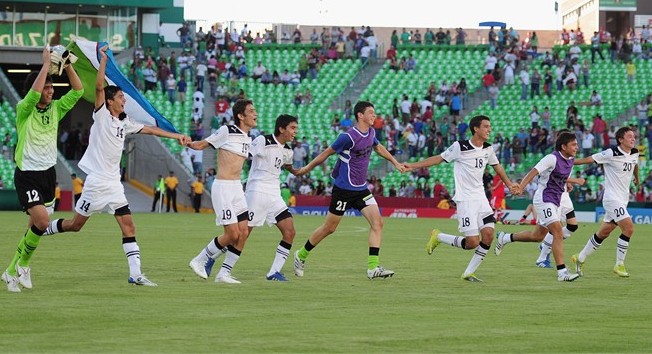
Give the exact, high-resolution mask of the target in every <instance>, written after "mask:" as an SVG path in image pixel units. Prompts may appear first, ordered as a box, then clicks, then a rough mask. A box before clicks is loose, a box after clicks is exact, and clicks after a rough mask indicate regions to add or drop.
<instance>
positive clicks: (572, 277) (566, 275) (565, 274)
mask: <svg viewBox="0 0 652 354" xmlns="http://www.w3.org/2000/svg"><path fill="white" fill-rule="evenodd" d="M579 277H580V275H579V274H571V273H569V272H568V271H566V272H563V273H561V274H557V280H558V281H574V280H576V279H577V278H579Z"/></svg>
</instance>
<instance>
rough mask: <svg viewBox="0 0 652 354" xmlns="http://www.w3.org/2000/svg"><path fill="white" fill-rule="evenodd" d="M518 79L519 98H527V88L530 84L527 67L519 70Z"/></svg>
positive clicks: (523, 99)
mask: <svg viewBox="0 0 652 354" xmlns="http://www.w3.org/2000/svg"><path fill="white" fill-rule="evenodd" d="M519 80H520V81H521V100H522V101H525V100H527V90H528V86H530V73H529V72H528V71H527V68H525V69H523V70H521V73H520V74H519Z"/></svg>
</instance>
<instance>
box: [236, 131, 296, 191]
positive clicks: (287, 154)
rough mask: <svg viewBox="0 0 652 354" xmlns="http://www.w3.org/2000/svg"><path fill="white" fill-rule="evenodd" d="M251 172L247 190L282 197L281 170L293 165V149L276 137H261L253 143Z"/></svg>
mask: <svg viewBox="0 0 652 354" xmlns="http://www.w3.org/2000/svg"><path fill="white" fill-rule="evenodd" d="M249 153H250V154H251V156H252V162H251V170H249V179H248V180H247V190H248V191H249V190H251V191H259V192H264V193H268V194H273V195H280V194H281V188H280V179H279V176H280V175H281V169H282V168H283V165H288V164H292V155H293V151H292V149H291V148H290V147H289V146H287V145H283V144H281V143H279V142H278V140H276V137H274V135H271V134H270V135H265V136H263V135H260V136H258V137H257V138H256V139H254V141H253V142H252V143H251V147H250V149H249Z"/></svg>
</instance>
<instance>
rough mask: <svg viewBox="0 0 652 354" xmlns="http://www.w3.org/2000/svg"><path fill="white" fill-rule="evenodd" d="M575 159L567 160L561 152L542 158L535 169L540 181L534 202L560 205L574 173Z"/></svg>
mask: <svg viewBox="0 0 652 354" xmlns="http://www.w3.org/2000/svg"><path fill="white" fill-rule="evenodd" d="M573 160H575V158H574V157H570V158H568V159H567V158H565V157H564V156H562V154H561V153H560V152H559V151H555V152H553V153H552V154H550V155H547V156H546V157H544V158H542V159H541V161H539V163H538V164H536V166H534V168H536V169H537V171H539V181H538V188H537V191H536V193H534V198H533V202H535V203H552V204H554V205H556V206H559V205H560V202H561V195H562V193H564V192H565V191H566V180H568V177H570V174H571V172H573Z"/></svg>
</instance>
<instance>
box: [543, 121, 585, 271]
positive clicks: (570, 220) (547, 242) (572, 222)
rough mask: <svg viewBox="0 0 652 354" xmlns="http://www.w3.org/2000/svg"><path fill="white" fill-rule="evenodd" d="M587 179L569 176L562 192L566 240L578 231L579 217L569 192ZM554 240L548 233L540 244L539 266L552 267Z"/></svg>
mask: <svg viewBox="0 0 652 354" xmlns="http://www.w3.org/2000/svg"><path fill="white" fill-rule="evenodd" d="M563 132H566V133H570V130H568V129H561V130H560V131H559V132H558V133H557V135H559V134H561V133H563ZM585 182H586V180H585V179H584V178H574V177H569V178H568V180H566V186H565V188H564V193H562V194H561V201H560V202H559V211H560V213H561V214H560V215H562V216H564V219H565V220H566V226H564V228H562V233H563V234H564V240H566V239H567V238H569V237H571V235H572V234H573V232H575V231H577V229H578V226H577V218H575V207H574V206H573V201H572V200H571V198H570V195H569V192H570V191H572V190H573V184H578V185H580V186H581V185H584V183H585ZM552 241H553V236H552V234H551V233H550V232H548V233H547V234H546V236H545V237H544V238H543V241H542V242H541V244H540V245H539V258H537V260H536V262H535V264H536V266H537V267H539V268H552V265H550V251H551V250H552Z"/></svg>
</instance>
